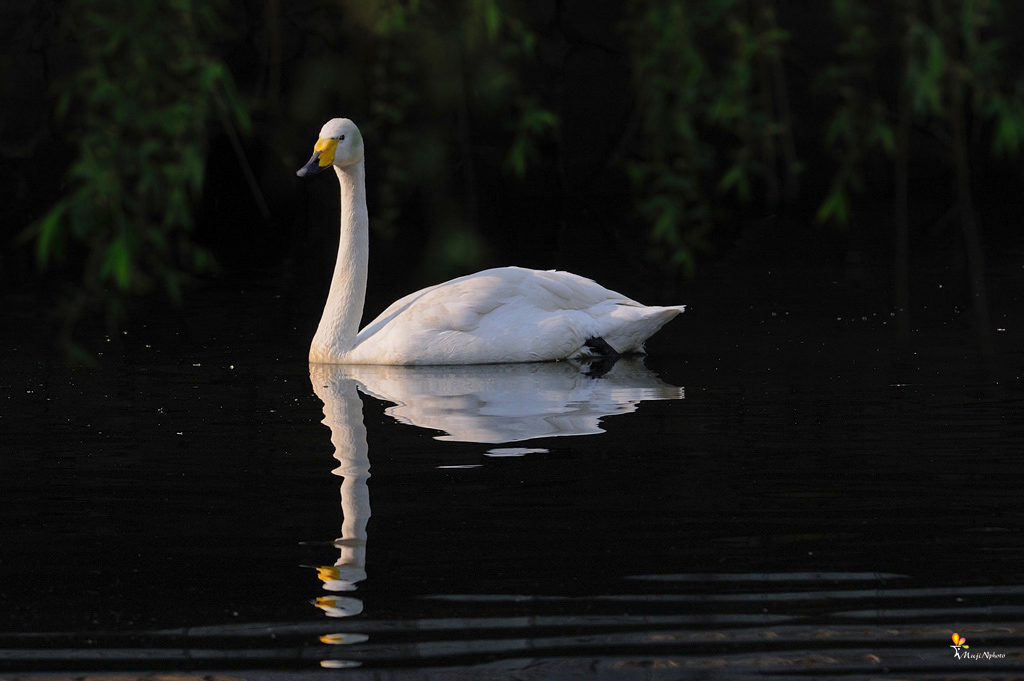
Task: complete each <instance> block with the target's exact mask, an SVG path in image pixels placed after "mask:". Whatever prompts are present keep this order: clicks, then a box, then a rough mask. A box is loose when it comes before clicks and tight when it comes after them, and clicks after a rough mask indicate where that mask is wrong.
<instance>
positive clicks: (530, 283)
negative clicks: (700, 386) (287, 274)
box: [359, 267, 639, 337]
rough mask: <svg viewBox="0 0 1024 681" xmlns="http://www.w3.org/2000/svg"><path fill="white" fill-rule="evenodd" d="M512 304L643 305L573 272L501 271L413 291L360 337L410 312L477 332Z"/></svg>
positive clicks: (554, 307) (441, 326) (421, 319)
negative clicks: (499, 309)
mask: <svg viewBox="0 0 1024 681" xmlns="http://www.w3.org/2000/svg"><path fill="white" fill-rule="evenodd" d="M513 301H525V302H528V303H529V304H531V305H532V306H534V307H536V308H537V309H540V310H544V311H547V312H555V311H558V310H584V309H587V308H590V307H593V306H594V305H597V304H599V303H602V302H615V303H619V304H624V305H639V303H637V302H636V301H633V300H630V299H629V298H626V297H625V296H622V295H620V294H618V293H615V292H614V291H611V290H609V289H606V288H605V287H603V286H601V285H600V284H598V283H596V282H594V281H592V280H590V279H587V278H585V277H581V276H579V275H576V274H572V273H570V272H560V271H556V270H549V271H546V272H545V271H539V270H530V269H526V268H522V267H499V268H495V269H490V270H483V271H482V272H477V273H476V274H470V275H467V276H464V277H459V278H457V279H452V280H451V281H447V282H445V283H443V284H437V285H435V286H429V287H427V288H424V289H420V290H419V291H416V292H415V293H410V294H409V295H407V296H405V297H404V298H401V299H399V300H397V301H395V302H394V303H392V304H391V305H389V306H388V308H387V309H385V310H384V311H383V312H381V313H380V314H379V315H378V316H377V317H376V318H375V319H374V320H373V321H372V322H370V323H369V324H367V325H366V327H365V328H364V329H363V330H362V331H360V332H359V335H360V336H364V337H369V336H372V335H373V334H375V333H377V332H379V331H380V330H381V329H383V328H384V327H385V326H386V325H387V324H388V323H389V322H391V321H392V320H395V319H396V318H398V317H400V316H402V315H403V314H408V313H414V314H415V316H416V318H417V322H418V323H419V324H423V325H425V326H429V327H430V328H433V329H437V330H444V331H472V330H473V329H475V328H477V327H478V326H479V325H480V323H481V321H482V320H483V319H484V318H485V317H486V316H487V315H489V314H490V313H492V312H494V311H495V310H497V309H498V308H500V307H502V306H504V305H507V304H509V303H511V302H513Z"/></svg>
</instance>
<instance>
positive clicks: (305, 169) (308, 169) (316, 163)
mask: <svg viewBox="0 0 1024 681" xmlns="http://www.w3.org/2000/svg"><path fill="white" fill-rule="evenodd" d="M329 166H330V164H327V165H326V166H322V165H320V152H319V151H314V152H313V157H312V158H311V159H309V163H307V164H306V165H304V166H302V167H301V168H299V169H298V170H296V171H295V174H296V175H298V176H299V177H305V176H306V175H315V174H316V173H319V172H320V171H321V170H326V169H327V168H328V167H329Z"/></svg>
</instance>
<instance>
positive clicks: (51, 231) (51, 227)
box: [30, 201, 68, 268]
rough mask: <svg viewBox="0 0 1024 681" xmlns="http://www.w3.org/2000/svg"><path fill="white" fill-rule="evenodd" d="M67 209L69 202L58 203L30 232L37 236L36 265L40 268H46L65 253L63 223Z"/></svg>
mask: <svg viewBox="0 0 1024 681" xmlns="http://www.w3.org/2000/svg"><path fill="white" fill-rule="evenodd" d="M67 209H68V204H67V202H65V201H59V202H57V203H56V204H55V205H54V206H53V208H51V209H50V212H49V213H47V214H46V215H45V216H44V217H43V219H42V220H40V221H39V223H38V224H37V226H36V227H35V228H34V229H31V230H30V232H33V233H34V234H35V238H36V263H38V265H39V267H40V268H45V267H46V265H47V264H48V263H50V262H51V261H53V260H55V259H56V258H57V257H58V255H59V254H60V253H61V252H62V251H63V240H64V234H63V221H64V214H65V213H66V212H67Z"/></svg>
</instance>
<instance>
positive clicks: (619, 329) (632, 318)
mask: <svg viewBox="0 0 1024 681" xmlns="http://www.w3.org/2000/svg"><path fill="white" fill-rule="evenodd" d="M685 309H686V306H685V305H668V306H665V307H632V306H629V307H627V306H620V307H619V308H618V310H616V313H615V314H614V315H613V316H615V317H619V318H620V320H621V323H620V324H618V325H617V326H616V327H615V328H613V329H610V330H609V331H608V332H607V333H605V334H604V339H605V341H607V342H608V344H609V345H611V346H612V347H613V348H615V350H616V351H617V352H618V353H619V354H620V355H628V354H632V353H637V352H643V351H644V341H646V340H647V339H648V338H650V337H651V336H653V335H654V334H655V333H657V332H658V330H659V329H660V328H661V327H663V326H665V324H667V323H668V322H669V321H671V320H672V319H673V318H674V317H675V316H676V315H678V314H680V313H682V312H683V311H684V310H685Z"/></svg>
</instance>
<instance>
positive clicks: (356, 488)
mask: <svg viewBox="0 0 1024 681" xmlns="http://www.w3.org/2000/svg"><path fill="white" fill-rule="evenodd" d="M309 379H310V382H311V384H312V386H313V390H314V392H316V395H317V397H319V398H320V400H321V401H322V402H323V404H324V420H323V423H324V424H325V425H326V426H328V427H329V428H330V429H331V443H332V444H333V445H334V458H335V459H337V461H338V466H337V467H336V468H335V469H334V470H333V471H332V473H334V475H337V476H339V477H341V478H342V482H341V510H342V516H343V518H342V526H341V537H340V538H338V539H336V540H335V542H334V546H335V547H336V548H337V549H338V550H339V552H340V555H339V557H338V560H337V561H336V562H335V563H334V565H328V566H322V567H319V568H317V572H318V575H319V577H320V579H321V581H322V582H323V588H324V590H325V591H326V592H327V594H325V595H323V596H320V597H319V598H317V599H316V601H315V604H316V607H318V608H320V609H321V610H322V611H323V612H324V614H325V615H327V616H328V617H350V616H352V615H358V614H359V613H361V612H362V611H363V603H362V601H361V600H359V599H358V598H354V597H352V596H345V595H341V594H342V593H345V592H352V591H355V589H356V587H357V585H358V583H359V582H361V581H363V580H364V579H366V525H367V522H368V521H369V519H370V494H369V488H368V487H367V480H368V479H369V477H370V459H369V455H368V445H367V441H366V428H365V426H364V425H363V404H362V400H361V399H360V397H359V392H360V391H361V392H363V393H365V394H367V395H370V396H371V397H374V398H376V399H379V400H383V401H386V402H391V403H392V404H393V405H394V406H392V407H389V408H388V409H387V410H386V413H387V414H388V415H390V416H391V417H392V418H394V419H395V420H396V421H399V422H400V423H405V424H408V425H413V426H418V427H420V428H426V429H429V430H435V431H442V432H443V433H444V434H443V435H438V436H437V439H438V440H444V441H451V442H476V443H481V444H503V443H509V442H520V441H523V440H532V439H536V438H541V437H564V436H573V435H591V434H594V433H601V432H604V431H603V429H602V428H601V426H600V420H601V419H602V418H603V417H605V416H612V415H616V414H628V413H630V412H633V411H636V408H637V405H638V404H639V403H640V402H643V401H646V400H677V399H682V398H683V397H684V392H683V388H681V387H676V386H672V385H669V384H667V383H665V382H663V381H662V380H661V379H659V378H658V377H657V376H656V375H655V374H654V373H653V372H652V371H650V370H649V369H647V368H646V367H645V366H644V365H643V362H642V361H641V360H639V359H633V358H631V359H622V360H619V361H618V362H614V363H607V362H598V363H574V362H548V363H543V364H491V365H474V366H422V367H407V366H376V365H335V364H310V366H309ZM528 451H544V450H529V449H514V448H507V449H493V450H491V451H490V452H489V453H491V454H492V455H499V456H500V455H503V454H504V455H516V454H519V453H524V452H528ZM320 640H321V641H322V642H323V643H327V644H333V645H339V644H349V643H359V642H362V641H365V640H366V636H365V635H362V634H353V633H345V634H328V635H325V636H323V637H321V639H320ZM342 664H344V665H347V664H349V663H348V662H347V661H343V660H327V661H325V662H324V666H339V665H342Z"/></svg>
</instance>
